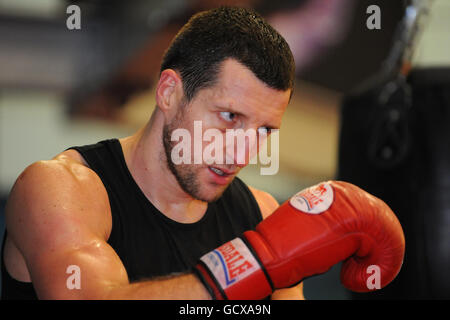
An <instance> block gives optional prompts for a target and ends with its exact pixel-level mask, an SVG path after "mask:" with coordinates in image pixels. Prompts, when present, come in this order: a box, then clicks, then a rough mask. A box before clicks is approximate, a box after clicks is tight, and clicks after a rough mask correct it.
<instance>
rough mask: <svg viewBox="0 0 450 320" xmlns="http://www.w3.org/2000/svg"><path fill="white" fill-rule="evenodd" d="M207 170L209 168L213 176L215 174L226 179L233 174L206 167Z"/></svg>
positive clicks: (232, 172)
mask: <svg viewBox="0 0 450 320" xmlns="http://www.w3.org/2000/svg"><path fill="white" fill-rule="evenodd" d="M208 168H209V170H211V171H212V172H214V173H215V174H217V175H219V176H221V177H228V176H231V175H233V174H235V172H234V171H228V170H225V169H219V168H216V167H208Z"/></svg>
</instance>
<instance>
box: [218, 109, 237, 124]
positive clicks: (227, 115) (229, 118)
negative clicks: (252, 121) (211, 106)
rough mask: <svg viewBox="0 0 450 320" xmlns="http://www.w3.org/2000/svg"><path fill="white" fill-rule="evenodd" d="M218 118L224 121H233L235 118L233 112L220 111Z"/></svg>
mask: <svg viewBox="0 0 450 320" xmlns="http://www.w3.org/2000/svg"><path fill="white" fill-rule="evenodd" d="M220 116H221V117H222V119H224V120H225V121H229V122H231V121H233V120H234V118H235V117H236V114H235V113H233V112H228V111H222V112H221V113H220Z"/></svg>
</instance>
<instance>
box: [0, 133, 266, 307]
mask: <svg viewBox="0 0 450 320" xmlns="http://www.w3.org/2000/svg"><path fill="white" fill-rule="evenodd" d="M70 149H75V150H77V151H78V152H79V153H80V154H81V155H82V156H83V158H84V159H85V160H86V162H87V163H88V165H89V167H90V168H91V169H92V170H93V171H95V172H96V173H97V175H98V176H99V177H100V179H101V180H102V182H103V185H104V186H105V188H106V190H107V193H108V197H109V202H110V206H111V214H112V230H111V235H110V237H109V239H108V243H109V244H110V245H111V247H112V248H113V249H114V250H115V251H116V253H117V254H118V256H119V257H120V259H121V260H122V263H123V264H124V266H125V268H126V271H127V273H128V278H129V280H130V282H135V281H139V280H148V279H151V278H154V277H158V276H164V275H170V274H172V273H180V272H186V271H189V270H190V269H191V268H192V267H193V266H194V265H195V263H196V262H197V260H198V259H199V258H200V257H201V256H202V255H203V254H205V253H207V252H209V251H211V250H213V249H214V248H216V247H218V246H220V245H221V244H223V243H224V242H227V241H229V240H232V239H233V238H235V237H236V236H239V235H241V234H242V233H243V232H244V231H245V230H248V229H253V228H254V227H255V226H256V225H257V224H258V223H259V222H260V221H261V220H262V216H261V212H260V209H259V206H258V204H257V202H256V200H255V198H254V197H253V194H252V193H251V192H250V190H249V189H248V187H247V186H246V185H245V184H244V183H243V182H242V181H241V180H240V179H239V178H237V177H236V178H235V179H234V180H233V182H232V183H231V184H230V186H229V187H228V188H227V189H226V191H225V192H224V193H223V195H222V197H221V198H220V199H219V200H217V201H215V202H213V203H210V204H209V205H208V209H207V211H206V213H205V215H204V216H203V217H202V218H201V219H200V220H199V221H197V222H195V223H190V224H184V223H178V222H176V221H174V220H172V219H170V218H168V217H166V216H165V215H164V214H162V213H161V212H160V211H159V210H158V209H156V208H155V207H154V206H153V205H152V203H151V202H150V201H149V200H148V199H147V198H146V197H145V195H144V194H143V193H142V191H141V190H140V188H139V187H138V185H137V184H136V182H135V181H134V179H133V177H132V175H131V173H130V172H129V170H128V167H127V165H126V162H125V158H124V155H123V152H122V147H121V145H120V142H119V141H118V140H117V139H110V140H105V141H101V142H99V143H97V144H93V145H87V146H81V147H72V148H70ZM154 183H155V184H158V181H154ZM5 237H6V232H5ZM2 252H3V248H2ZM2 255H3V253H2ZM2 278H3V281H2V299H36V294H35V292H34V289H33V286H32V284H31V283H23V282H19V281H17V280H15V279H13V278H12V277H11V276H10V275H9V274H8V272H7V271H6V268H5V266H4V263H2Z"/></svg>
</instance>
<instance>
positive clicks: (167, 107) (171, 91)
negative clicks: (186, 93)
mask: <svg viewBox="0 0 450 320" xmlns="http://www.w3.org/2000/svg"><path fill="white" fill-rule="evenodd" d="M182 99H183V83H182V81H181V77H180V76H179V74H178V73H176V72H175V71H174V70H172V69H166V70H164V71H163V72H161V75H160V77H159V81H158V84H157V86H156V103H157V105H158V107H159V108H160V109H161V111H162V112H163V113H164V115H165V116H166V117H168V118H172V117H173V116H174V115H175V114H176V113H177V111H178V110H177V108H178V106H179V105H180V101H181V100H182Z"/></svg>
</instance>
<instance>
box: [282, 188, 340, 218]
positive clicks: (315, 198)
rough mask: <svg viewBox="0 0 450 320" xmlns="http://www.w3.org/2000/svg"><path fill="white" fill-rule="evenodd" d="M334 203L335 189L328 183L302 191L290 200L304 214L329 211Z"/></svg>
mask: <svg viewBox="0 0 450 320" xmlns="http://www.w3.org/2000/svg"><path fill="white" fill-rule="evenodd" d="M333 201H334V192H333V187H332V186H331V185H330V184H328V183H320V184H318V185H315V186H312V187H310V188H307V189H305V190H302V191H300V192H299V193H297V194H296V195H295V196H293V197H292V198H291V200H289V203H290V204H291V205H292V206H293V207H294V208H295V209H297V210H300V211H302V212H304V213H309V214H320V213H322V212H324V211H326V210H328V208H330V206H331V204H332V203H333Z"/></svg>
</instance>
